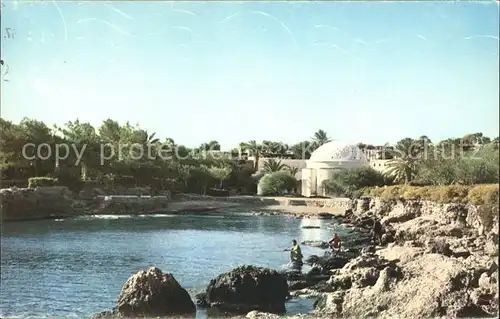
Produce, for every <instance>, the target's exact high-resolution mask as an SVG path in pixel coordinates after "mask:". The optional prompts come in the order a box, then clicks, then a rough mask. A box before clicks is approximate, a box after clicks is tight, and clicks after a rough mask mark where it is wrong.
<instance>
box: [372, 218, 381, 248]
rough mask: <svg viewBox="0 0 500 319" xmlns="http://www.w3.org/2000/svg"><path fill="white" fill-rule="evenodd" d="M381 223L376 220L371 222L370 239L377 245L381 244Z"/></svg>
mask: <svg viewBox="0 0 500 319" xmlns="http://www.w3.org/2000/svg"><path fill="white" fill-rule="evenodd" d="M382 233H383V231H382V224H381V223H380V221H378V220H376V221H375V222H374V223H373V228H372V239H373V242H375V243H377V242H378V244H379V245H382Z"/></svg>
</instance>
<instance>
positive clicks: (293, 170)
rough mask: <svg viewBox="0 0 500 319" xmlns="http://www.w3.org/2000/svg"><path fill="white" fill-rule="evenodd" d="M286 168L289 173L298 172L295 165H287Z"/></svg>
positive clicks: (293, 174) (294, 173) (295, 173)
mask: <svg viewBox="0 0 500 319" xmlns="http://www.w3.org/2000/svg"><path fill="white" fill-rule="evenodd" d="M286 170H288V171H289V172H290V174H292V176H295V175H297V173H298V172H299V169H298V168H297V167H292V166H287V167H286Z"/></svg>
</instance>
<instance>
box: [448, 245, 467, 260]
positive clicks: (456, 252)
mask: <svg viewBox="0 0 500 319" xmlns="http://www.w3.org/2000/svg"><path fill="white" fill-rule="evenodd" d="M451 255H452V256H453V257H455V258H467V257H469V256H470V251H468V250H467V249H465V248H463V247H459V248H456V249H452V251H451Z"/></svg>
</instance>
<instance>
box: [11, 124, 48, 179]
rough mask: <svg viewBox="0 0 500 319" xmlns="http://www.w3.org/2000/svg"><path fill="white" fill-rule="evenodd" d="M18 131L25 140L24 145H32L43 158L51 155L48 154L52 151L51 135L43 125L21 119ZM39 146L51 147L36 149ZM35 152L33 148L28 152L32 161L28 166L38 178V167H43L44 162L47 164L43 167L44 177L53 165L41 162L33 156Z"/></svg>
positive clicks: (37, 157)
mask: <svg viewBox="0 0 500 319" xmlns="http://www.w3.org/2000/svg"><path fill="white" fill-rule="evenodd" d="M19 129H20V131H21V132H22V134H23V137H24V138H25V141H26V144H27V143H33V144H34V145H35V147H37V149H38V150H39V151H40V153H41V154H38V155H41V156H42V157H43V158H46V157H47V156H49V155H51V154H50V153H49V152H51V150H52V149H53V145H52V144H53V143H52V142H53V139H52V134H51V130H50V129H49V128H48V127H47V125H45V123H43V122H41V121H37V120H32V119H28V118H23V119H22V120H21V123H20V124H19ZM41 144H49V145H50V146H51V148H50V149H47V148H46V147H40V148H38V146H39V145H41ZM35 152H36V149H35V148H33V151H32V152H30V153H32V154H30V157H32V158H33V159H32V160H30V166H32V167H33V168H34V171H35V176H40V171H39V169H40V165H43V164H44V162H45V163H47V162H49V163H48V165H44V166H45V169H44V172H43V174H44V175H45V174H46V173H47V172H50V170H51V166H52V165H53V163H54V162H53V161H42V160H41V158H40V157H39V156H34V155H35Z"/></svg>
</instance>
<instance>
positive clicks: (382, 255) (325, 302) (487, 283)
mask: <svg viewBox="0 0 500 319" xmlns="http://www.w3.org/2000/svg"><path fill="white" fill-rule="evenodd" d="M491 214H492V221H491V222H489V221H488V222H487V221H485V220H484V217H481V215H480V214H479V212H478V208H477V207H475V206H471V205H462V204H434V203H429V202H425V201H417V200H413V201H411V200H410V201H384V200H381V199H378V198H373V199H369V198H365V199H360V200H353V201H351V205H350V207H349V208H347V209H346V212H345V214H344V216H340V217H336V219H337V220H336V221H335V222H337V223H343V224H345V225H351V226H352V227H354V229H355V230H356V232H358V234H359V238H358V239H357V240H356V242H351V243H348V244H346V245H347V246H348V248H349V249H348V250H345V251H342V252H339V253H334V254H332V253H331V252H329V251H326V252H325V254H324V255H323V256H309V257H308V258H307V259H306V263H308V264H309V265H311V266H312V269H311V270H310V271H309V272H308V273H306V274H303V273H299V272H297V271H284V272H277V271H275V270H271V269H265V268H260V267H255V266H242V267H238V268H236V269H234V270H233V271H231V272H228V273H225V274H221V275H220V276H218V277H217V278H214V279H213V280H212V281H211V283H210V284H209V286H208V287H207V289H206V291H205V292H203V293H200V294H198V295H197V296H196V299H197V304H198V308H208V309H209V310H214V309H216V310H217V312H216V316H231V317H239V318H241V317H246V318H268V319H271V318H283V314H284V305H285V301H286V300H287V299H290V298H315V299H316V302H315V304H314V309H313V310H312V311H311V312H310V313H307V314H300V315H295V316H288V317H287V318H332V317H356V318H363V317H382V318H388V317H395V316H397V317H401V318H410V317H411V318H415V317H417V318H419V317H447V318H448V317H450V318H452V317H453V318H455V317H482V318H484V317H497V316H498V212H494V211H492V212H491ZM377 221H379V222H380V223H381V225H382V232H381V233H380V237H379V239H380V242H378V243H377V245H375V243H374V242H373V241H372V238H371V236H370V230H371V229H372V227H373V225H374V223H375V222H377ZM302 244H303V245H313V246H316V247H323V248H326V247H327V245H326V244H325V243H323V242H304V243H302ZM145 282H151V281H145ZM270 287H273V288H272V291H273V293H272V294H268V293H264V291H266V289H271V288H270ZM146 290H147V291H152V290H151V289H149V290H148V289H146ZM146 295H147V294H142V295H141V296H143V297H142V298H143V299H142V300H143V301H142V302H144V303H145V304H147V305H148V307H149V308H150V306H151V304H150V303H149V302H148V301H147V300H148V298H149V297H147V298H146V297H144V296H146ZM144 298H145V299H144ZM120 300H121V299H120ZM134 300H135V301H134V302H136V303H137V302H138V301H137V299H134ZM139 303H140V302H139ZM149 308H148V309H149ZM116 309H118V308H116ZM116 309H115V312H107V313H103V314H100V315H99V316H100V317H101V318H102V315H105V316H110V315H113V316H116V315H119V313H116ZM146 315H148V313H146ZM163 315H166V314H163ZM160 316H162V315H161V314H160ZM182 317H184V315H182ZM188 317H189V316H188Z"/></svg>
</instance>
